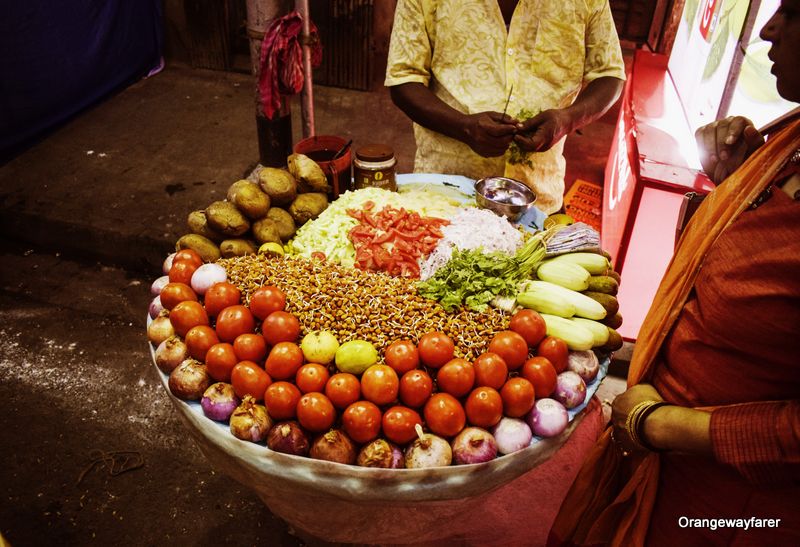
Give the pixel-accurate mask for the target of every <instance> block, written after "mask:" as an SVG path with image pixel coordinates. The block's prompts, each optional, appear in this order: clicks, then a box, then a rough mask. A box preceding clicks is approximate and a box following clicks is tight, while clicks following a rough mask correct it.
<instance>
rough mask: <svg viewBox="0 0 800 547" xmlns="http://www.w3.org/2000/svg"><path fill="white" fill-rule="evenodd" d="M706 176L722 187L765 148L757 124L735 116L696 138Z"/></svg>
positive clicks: (705, 127)
mask: <svg viewBox="0 0 800 547" xmlns="http://www.w3.org/2000/svg"><path fill="white" fill-rule="evenodd" d="M694 137H695V140H696V141H697V147H698V149H699V151H700V163H701V164H702V166H703V170H704V171H705V173H706V175H708V177H709V178H710V179H711V180H712V181H714V183H715V184H719V183H720V182H722V181H723V180H725V179H726V178H728V176H729V175H730V174H731V173H733V172H734V171H736V169H738V168H739V166H740V165H742V164H743V163H744V161H745V160H746V159H747V158H749V157H750V155H751V154H752V153H753V152H755V151H756V150H757V149H758V148H759V147H760V146H761V145H762V144H764V137H763V136H762V135H761V134H760V133H759V132H758V130H757V129H756V128H755V126H754V125H753V122H751V121H750V120H748V119H747V118H744V117H742V116H731V117H728V118H725V119H722V120H717V121H715V122H712V123H710V124H708V125H704V126H703V127H701V128H700V129H698V130H697V131H696V132H695V134H694Z"/></svg>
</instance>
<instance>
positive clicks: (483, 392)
mask: <svg viewBox="0 0 800 547" xmlns="http://www.w3.org/2000/svg"><path fill="white" fill-rule="evenodd" d="M464 409H465V410H466V413H467V421H469V423H471V424H472V425H474V426H475V427H483V428H490V427H492V426H493V425H495V424H497V422H499V421H500V419H501V418H502V417H503V398H502V397H501V396H500V394H499V393H498V392H497V390H496V389H494V388H491V387H486V386H483V387H478V388H475V389H474V390H472V393H470V394H469V397H467V402H466V404H465V405H464Z"/></svg>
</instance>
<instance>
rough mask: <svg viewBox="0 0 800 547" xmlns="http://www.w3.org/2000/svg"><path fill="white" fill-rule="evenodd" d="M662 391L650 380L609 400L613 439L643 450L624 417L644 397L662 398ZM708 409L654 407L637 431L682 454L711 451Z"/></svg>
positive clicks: (659, 446) (625, 446)
mask: <svg viewBox="0 0 800 547" xmlns="http://www.w3.org/2000/svg"><path fill="white" fill-rule="evenodd" d="M663 400H664V399H663V398H662V397H661V394H659V393H658V391H656V389H655V388H654V387H653V386H651V385H649V384H638V385H635V386H633V387H632V388H630V389H628V390H627V391H625V392H624V393H622V394H620V395H618V396H617V398H616V399H614V402H613V403H612V404H611V424H612V425H613V427H614V432H613V433H614V441H615V442H616V443H617V444H618V445H619V447H620V449H622V450H623V452H633V451H635V450H642V446H641V445H639V444H637V443H635V442H634V441H633V440H632V439H631V438H630V435H628V428H627V421H628V415H629V414H630V412H631V410H632V409H633V407H635V406H636V405H637V404H639V403H641V402H643V401H657V402H660V401H663ZM710 423H711V413H710V412H707V411H705V410H696V409H693V408H686V407H682V406H675V405H665V406H661V407H659V408H656V409H655V410H653V411H652V412H651V413H650V414H648V415H647V417H646V418H645V419H644V421H643V423H641V424H640V427H639V429H638V431H637V432H638V434H639V435H640V436H641V437H642V438H643V440H644V441H645V442H646V443H647V444H649V445H650V446H652V447H654V448H656V449H658V450H667V451H672V452H680V453H684V454H711V452H712V449H711V435H710V433H709V428H710Z"/></svg>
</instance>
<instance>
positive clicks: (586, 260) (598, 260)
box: [553, 252, 609, 275]
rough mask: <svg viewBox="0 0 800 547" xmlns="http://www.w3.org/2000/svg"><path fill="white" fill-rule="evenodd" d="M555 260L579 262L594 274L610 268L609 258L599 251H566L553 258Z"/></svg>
mask: <svg viewBox="0 0 800 547" xmlns="http://www.w3.org/2000/svg"><path fill="white" fill-rule="evenodd" d="M553 261H559V262H570V263H572V264H577V265H578V266H581V267H582V268H584V269H585V270H586V271H587V272H589V273H590V274H592V275H603V274H605V273H606V271H608V268H609V264H608V259H607V258H606V257H605V256H603V255H601V254H597V253H580V252H579V253H566V254H563V255H558V256H557V257H555V258H553Z"/></svg>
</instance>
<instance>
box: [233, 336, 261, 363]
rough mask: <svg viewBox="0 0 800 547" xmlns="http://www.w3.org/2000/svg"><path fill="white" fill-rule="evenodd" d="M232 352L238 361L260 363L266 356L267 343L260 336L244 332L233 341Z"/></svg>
mask: <svg viewBox="0 0 800 547" xmlns="http://www.w3.org/2000/svg"><path fill="white" fill-rule="evenodd" d="M233 351H235V352H236V357H238V358H239V360H240V361H255V362H256V363H261V362H262V361H263V360H264V357H266V356H267V342H266V340H264V337H263V336H261V335H260V334H256V333H254V332H246V333H244V334H240V335H239V336H237V337H236V338H235V339H234V340H233Z"/></svg>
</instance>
